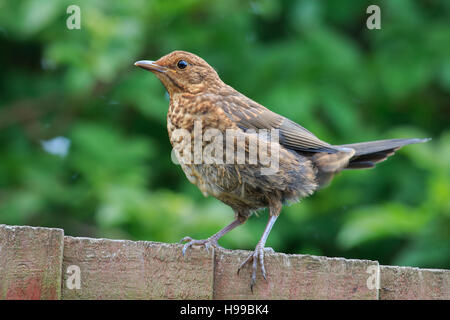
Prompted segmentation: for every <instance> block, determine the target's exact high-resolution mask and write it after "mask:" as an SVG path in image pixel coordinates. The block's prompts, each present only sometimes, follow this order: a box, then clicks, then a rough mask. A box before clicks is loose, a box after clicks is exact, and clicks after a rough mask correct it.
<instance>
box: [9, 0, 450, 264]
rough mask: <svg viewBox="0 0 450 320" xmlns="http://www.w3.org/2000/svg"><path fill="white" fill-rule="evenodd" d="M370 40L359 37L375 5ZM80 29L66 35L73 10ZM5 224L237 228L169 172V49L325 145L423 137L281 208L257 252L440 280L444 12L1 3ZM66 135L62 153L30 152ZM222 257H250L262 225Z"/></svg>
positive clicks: (242, 232) (446, 143)
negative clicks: (368, 263)
mask: <svg viewBox="0 0 450 320" xmlns="http://www.w3.org/2000/svg"><path fill="white" fill-rule="evenodd" d="M371 4H377V5H379V6H380V8H381V19H382V22H381V30H368V29H367V28H366V24H365V22H366V20H365V19H366V18H367V14H366V13H365V11H366V8H367V6H368V5H371ZM69 5H78V6H80V9H81V29H80V30H68V29H67V28H66V18H67V17H68V15H67V13H66V8H67V7H68V6H69ZM0 8H1V10H0V48H1V50H0V64H1V73H0V223H8V224H27V225H43V226H55V227H61V228H64V229H65V231H66V233H67V234H69V235H74V236H95V237H111V238H130V239H145V240H155V241H167V242H174V241H178V240H179V239H180V238H182V237H184V236H186V235H190V236H192V237H194V238H205V237H208V236H210V235H211V234H212V233H214V232H216V231H217V230H219V229H220V228H222V227H223V226H224V225H226V224H227V223H229V222H230V221H231V220H232V217H233V212H232V211H231V209H229V208H228V207H226V206H225V205H224V204H221V203H220V202H219V201H217V200H215V199H212V198H204V197H203V196H202V195H201V193H200V192H199V191H198V190H197V188H196V187H195V186H193V185H191V184H189V182H188V181H187V179H186V178H185V176H184V174H183V172H182V170H181V169H180V168H179V166H177V165H175V164H173V163H172V162H171V161H170V152H171V147H170V143H169V141H168V137H167V128H166V112H167V107H168V100H167V96H166V95H165V90H164V88H163V87H162V85H161V84H160V82H159V81H158V80H157V79H156V77H154V76H153V75H152V74H150V73H147V72H145V71H143V70H140V69H138V68H136V67H135V66H134V65H133V63H134V62H135V61H137V60H141V59H150V60H156V59H158V58H159V57H160V56H162V55H164V54H166V53H168V52H170V51H173V50H188V51H192V52H194V53H196V54H198V55H200V56H202V57H203V58H204V59H205V60H206V61H208V62H209V63H210V64H211V65H212V66H214V67H215V68H216V70H217V71H218V72H219V74H220V76H221V77H222V79H223V80H224V81H225V82H226V83H228V84H230V85H232V86H233V87H235V88H236V89H237V90H239V91H241V92H242V93H244V94H246V95H248V96H249V97H251V98H253V99H254V100H256V101H258V102H260V103H262V104H264V105H265V106H267V107H269V108H270V109H272V110H274V111H276V112H278V113H280V114H282V115H285V116H287V117H289V118H291V119H292V120H294V121H297V122H299V123H300V124H301V125H303V126H305V127H306V128H308V129H309V130H311V131H312V132H314V133H315V134H317V135H318V136H319V137H320V138H321V139H324V140H326V141H329V142H330V143H335V144H340V143H352V142H359V141H364V140H372V139H387V138H403V137H432V138H433V140H432V141H430V142H428V143H426V144H422V145H412V146H408V147H405V148H404V149H401V150H400V151H399V152H397V154H396V155H395V156H394V157H393V158H391V159H389V160H388V161H386V162H384V163H381V164H379V165H378V166H377V168H375V169H373V170H362V171H347V172H342V173H341V174H339V175H337V177H336V178H335V179H334V181H333V182H332V184H331V185H330V186H329V187H328V188H326V189H324V190H320V191H319V192H318V193H316V194H315V195H313V196H312V197H310V198H308V199H305V200H303V201H302V202H301V203H300V204H294V205H291V206H288V207H286V208H284V210H283V213H282V215H281V217H280V219H278V221H277V224H276V226H275V227H274V229H273V231H272V234H271V236H270V237H269V240H268V246H272V247H273V248H274V249H275V250H277V251H282V252H288V253H314V254H322V255H328V256H344V257H347V258H366V259H373V260H379V261H380V262H381V263H383V264H401V265H412V266H420V267H439V268H450V131H449V128H448V124H449V123H450V113H449V112H450V111H449V110H450V109H449V106H450V104H449V102H450V99H449V98H450V95H449V94H450V62H449V61H450V60H449V58H448V57H449V55H448V53H449V52H450V28H449V20H448V17H449V16H450V2H448V1H444V0H442V1H431V2H430V1H428V2H423V1H407V0H402V1H359V2H357V3H356V2H355V1H350V0H345V1H312V0H298V1H297V0H285V1H274V0H251V1H234V0H233V1H228V0H219V1H207V0H177V1H164V0H154V1H145V0H136V1H132V2H123V1H118V0H117V1H116V0H114V1H111V0H99V1H94V2H92V1H85V0H78V1H69V0H58V1H52V0H48V1H47V0H46V1H43V0H21V1H1V0H0ZM55 137H65V138H67V139H69V140H70V148H69V150H68V153H67V155H66V156H64V157H61V156H58V155H53V154H49V153H47V152H46V151H45V150H44V149H43V148H42V145H41V141H43V140H49V139H53V138H55ZM260 216H261V217H260V218H257V217H254V218H252V219H250V220H249V222H247V224H246V225H244V226H242V227H240V228H238V229H237V230H235V231H233V232H231V233H230V234H229V235H227V236H225V237H224V238H223V240H221V244H222V245H223V246H226V247H230V248H244V249H252V248H253V247H254V245H255V244H256V242H257V241H258V239H259V237H260V235H261V233H262V230H263V228H264V225H265V223H266V212H261V215H260Z"/></svg>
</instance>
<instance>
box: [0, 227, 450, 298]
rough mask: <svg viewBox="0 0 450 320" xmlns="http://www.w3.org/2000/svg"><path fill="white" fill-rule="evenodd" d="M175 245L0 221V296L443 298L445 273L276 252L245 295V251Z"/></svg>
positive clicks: (448, 274) (448, 282)
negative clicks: (184, 249)
mask: <svg viewBox="0 0 450 320" xmlns="http://www.w3.org/2000/svg"><path fill="white" fill-rule="evenodd" d="M181 248H182V245H180V244H166V243H158V242H148V241H128V240H109V239H90V238H74V237H70V236H64V231H63V230H61V229H50V228H40V227H39V228H38V227H27V226H7V225H0V299H372V300H377V299H380V300H386V299H450V270H438V269H418V268H410V267H396V266H381V265H379V264H378V262H377V261H369V260H352V259H343V258H327V257H317V256H310V255H288V254H283V253H266V256H265V265H266V270H267V273H268V281H267V282H266V281H264V279H262V277H261V276H260V275H259V277H258V279H257V283H256V285H255V287H254V290H253V293H252V292H251V291H250V287H249V280H250V269H249V268H244V269H243V270H242V271H241V272H240V274H239V275H238V274H237V272H236V270H237V266H238V265H239V264H240V262H242V261H243V260H244V259H245V258H246V257H247V255H248V252H247V251H240V250H238V251H232V250H222V249H216V250H210V251H209V252H207V251H206V250H204V249H202V248H195V247H194V248H192V249H191V250H189V251H188V253H187V255H186V257H183V255H182V254H181Z"/></svg>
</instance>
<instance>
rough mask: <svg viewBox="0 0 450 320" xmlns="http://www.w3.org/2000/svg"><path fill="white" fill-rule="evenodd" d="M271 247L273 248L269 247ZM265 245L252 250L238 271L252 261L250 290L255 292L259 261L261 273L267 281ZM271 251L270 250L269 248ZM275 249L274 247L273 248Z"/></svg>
mask: <svg viewBox="0 0 450 320" xmlns="http://www.w3.org/2000/svg"><path fill="white" fill-rule="evenodd" d="M269 249H271V248H269ZM264 251H265V250H264V247H262V246H259V245H258V246H256V248H255V251H254V252H252V253H251V254H250V255H249V256H248V257H247V259H245V260H244V262H242V263H241V265H240V266H239V268H238V271H237V273H238V274H239V271H241V269H242V268H243V267H244V266H245V265H246V264H248V263H252V278H251V281H250V290H251V291H252V293H253V287H254V285H255V283H256V271H257V269H258V261H259V265H260V268H261V273H262V276H263V278H264V280H266V281H267V276H266V268H265V267H264ZM268 251H269V250H268ZM271 251H273V249H272V250H271Z"/></svg>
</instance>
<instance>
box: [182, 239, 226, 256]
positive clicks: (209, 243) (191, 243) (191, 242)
mask: <svg viewBox="0 0 450 320" xmlns="http://www.w3.org/2000/svg"><path fill="white" fill-rule="evenodd" d="M184 242H186V243H185V245H184V246H183V250H182V252H183V256H185V255H186V250H187V249H188V248H190V247H192V246H204V247H205V249H206V251H207V252H208V253H209V248H211V247H215V248H217V247H220V246H219V245H218V243H217V240H215V239H212V238H208V239H204V240H194V239H192V238H191V237H184V238H183V239H181V240H180V243H184Z"/></svg>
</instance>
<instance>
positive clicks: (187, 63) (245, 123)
mask: <svg viewBox="0 0 450 320" xmlns="http://www.w3.org/2000/svg"><path fill="white" fill-rule="evenodd" d="M135 65H136V66H138V67H141V68H143V69H146V70H149V71H151V72H153V73H154V74H155V75H156V76H157V77H158V79H159V80H160V81H161V82H162V84H163V85H164V86H165V88H166V89H167V92H168V93H169V95H170V103H169V111H168V115H167V128H168V132H169V138H170V142H171V144H172V146H173V148H174V150H175V152H176V155H177V157H178V158H179V160H180V164H181V167H182V169H183V171H184V173H185V174H186V176H187V178H188V179H189V181H190V182H191V183H194V184H196V185H197V186H198V188H199V189H200V190H201V191H202V192H203V194H205V195H212V196H214V197H216V198H217V199H219V200H220V201H222V202H224V203H225V204H227V205H228V206H230V207H231V208H232V209H233V211H234V213H235V219H234V221H233V222H231V223H230V224H229V225H227V226H226V227H225V228H223V229H222V230H220V231H219V232H217V233H216V234H214V235H212V236H211V237H209V238H208V239H204V240H194V239H192V238H190V237H185V238H183V239H182V240H181V241H182V242H186V244H185V246H184V247H183V254H185V252H186V249H187V248H189V247H191V246H192V245H202V246H205V247H206V248H207V249H208V248H209V247H210V246H215V247H217V246H218V243H217V241H218V240H219V239H220V238H221V237H222V236H223V235H225V234H226V233H228V232H229V231H231V230H232V229H234V228H235V227H237V226H239V225H241V224H243V223H244V222H246V221H247V219H248V218H249V217H250V216H251V214H252V213H254V212H255V211H257V210H259V209H262V208H269V221H268V223H267V226H266V228H265V230H264V232H263V234H262V237H261V239H260V240H259V242H258V244H257V245H256V248H255V251H254V252H253V253H252V254H250V255H249V256H248V258H247V259H246V260H245V261H244V262H243V263H242V264H241V265H240V266H239V268H238V272H239V270H241V268H242V267H243V266H244V265H246V264H247V263H252V276H251V282H250V287H251V289H252V290H253V286H254V284H255V281H256V272H257V267H258V262H259V266H260V268H261V272H262V275H263V277H264V279H266V271H265V268H264V245H265V243H266V239H267V237H268V235H269V233H270V230H271V229H272V226H273V225H274V223H275V221H276V219H277V218H278V216H279V215H280V211H281V208H282V205H283V204H285V203H286V202H291V201H298V200H299V199H301V198H304V197H306V196H308V195H311V194H312V193H313V192H314V191H316V190H317V189H319V188H321V187H323V186H325V185H326V184H327V182H329V181H330V179H331V178H332V177H333V175H334V174H335V173H337V172H339V171H341V170H345V169H361V168H371V167H374V166H375V164H376V163H378V162H381V161H383V160H385V159H386V158H387V157H388V156H391V155H392V154H394V152H395V151H396V150H398V149H399V148H401V147H402V146H404V145H408V144H412V143H420V142H425V141H427V140H429V139H391V140H379V141H371V142H362V143H354V144H346V145H330V144H328V143H326V142H324V141H322V140H320V139H318V138H317V137H316V136H314V135H313V134H312V133H311V132H309V131H308V130H306V129H305V128H303V127H302V126H300V125H299V124H297V123H295V122H293V121H291V120H289V119H287V118H285V117H283V116H281V115H278V114H276V113H274V112H272V111H270V110H269V109H267V108H265V107H264V106H262V105H260V104H258V103H257V102H255V101H253V100H251V99H250V98H247V97H246V96H245V95H243V94H241V93H239V92H238V91H236V90H235V89H233V88H232V87H230V86H228V85H226V84H225V83H224V82H222V80H221V79H220V78H219V76H218V74H217V72H216V71H215V70H214V69H213V68H212V67H211V66H210V65H209V64H208V63H206V61H204V60H203V59H201V58H200V57H198V56H196V55H194V54H192V53H189V52H185V51H174V52H172V53H169V54H168V55H166V56H164V57H162V58H160V59H159V60H157V61H148V60H143V61H138V62H136V63H135ZM196 121H197V122H200V123H201V127H200V131H199V132H197V133H200V134H206V132H207V131H208V130H210V131H211V129H213V130H216V131H215V132H216V133H217V132H218V133H221V134H222V137H223V141H217V140H213V139H209V140H208V139H206V137H204V138H203V140H202V141H201V147H202V148H203V149H207V148H208V146H211V145H212V144H213V142H215V143H216V144H215V145H214V146H213V147H214V148H216V149H214V150H215V152H217V146H219V151H222V149H220V148H223V152H224V153H226V152H227V151H229V150H228V149H227V147H225V144H226V143H225V140H226V139H225V137H227V136H226V131H227V130H233V131H234V133H236V134H237V136H236V137H233V142H232V143H233V147H239V146H241V147H243V148H244V150H245V159H244V162H242V161H241V162H240V163H239V162H238V161H234V162H232V163H228V162H226V161H223V163H221V162H220V161H216V162H215V163H210V162H208V163H207V162H206V161H186V159H189V157H187V158H183V157H184V156H186V150H192V149H189V148H188V149H186V147H192V146H193V147H194V148H195V146H194V144H195V139H196V138H195V133H196V132H195V131H196V130H198V129H196ZM197 128H198V127H197ZM261 129H266V130H271V129H277V131H276V132H277V137H278V139H277V140H273V139H271V138H269V135H267V136H258V135H256V136H255V135H254V132H255V131H258V130H261ZM177 130H178V131H177ZM179 130H185V131H183V132H188V135H187V136H186V135H184V136H183V135H180V134H178V133H179ZM273 132H275V131H273ZM175 133H177V134H175ZM238 136H240V137H241V138H242V137H243V138H244V142H242V140H239V138H238ZM219 137H220V135H219ZM221 139H222V138H221ZM234 139H236V140H234ZM235 141H240V144H239V143H238V142H236V143H235ZM252 141H253V142H256V143H257V144H258V145H259V146H261V145H264V144H266V145H267V149H268V150H269V151H270V150H271V151H270V152H272V153H270V152H268V154H269V155H271V156H272V155H273V152H274V151H273V150H276V152H278V157H277V158H275V159H276V160H277V162H278V163H277V170H274V171H273V172H270V173H269V174H267V173H266V174H264V173H263V172H262V169H264V168H266V169H267V168H268V167H269V165H270V164H269V163H268V162H267V161H265V162H263V161H262V158H261V157H260V156H258V157H257V159H256V162H255V161H253V162H252V161H250V144H251V143H252ZM218 142H221V143H220V144H217V143H218ZM271 148H272V149H271ZM233 152H234V149H233ZM219 158H220V156H219ZM191 159H192V157H191ZM221 159H224V158H220V159H219V160H221ZM241 160H242V159H241Z"/></svg>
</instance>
